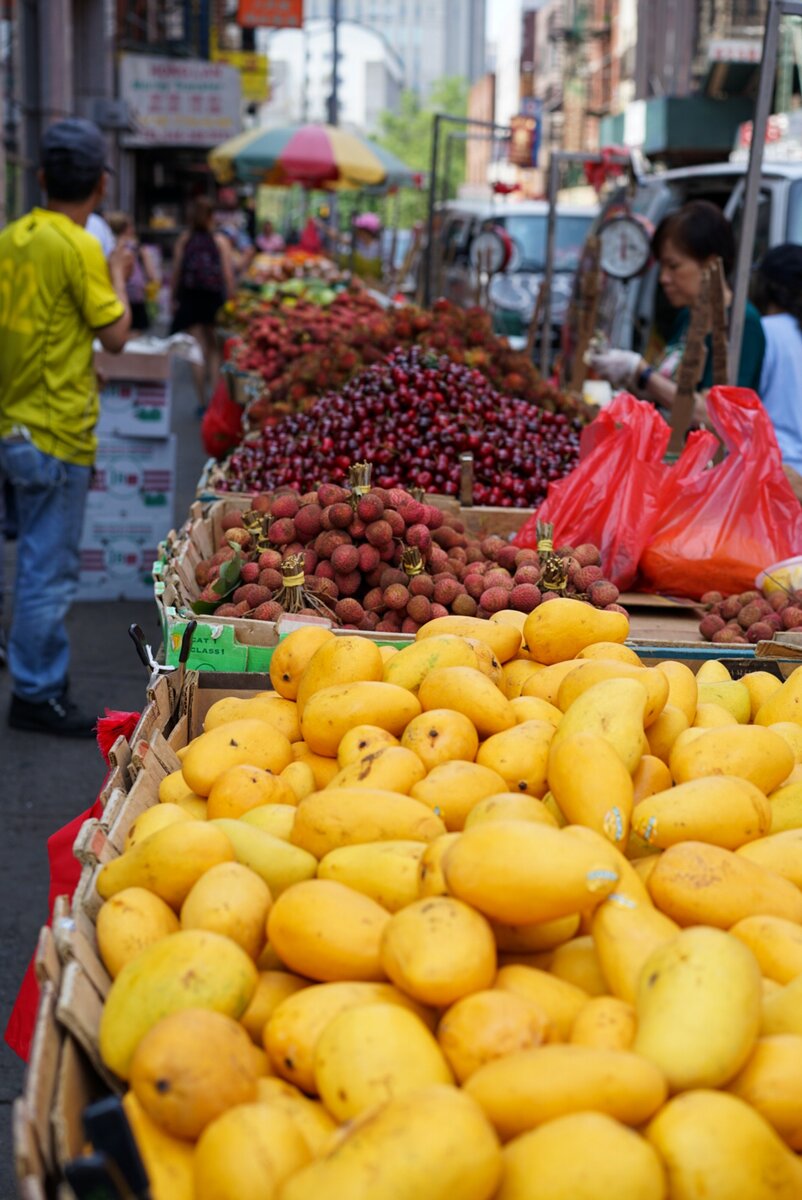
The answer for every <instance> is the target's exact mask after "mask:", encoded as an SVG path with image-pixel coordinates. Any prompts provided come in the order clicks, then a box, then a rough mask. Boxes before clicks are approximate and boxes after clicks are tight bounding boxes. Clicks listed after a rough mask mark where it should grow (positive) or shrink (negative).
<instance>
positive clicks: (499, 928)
mask: <svg viewBox="0 0 802 1200" xmlns="http://www.w3.org/2000/svg"><path fill="white" fill-rule="evenodd" d="M579 920H580V918H579V914H578V913H572V914H571V915H570V916H568V917H557V919H556V920H554V921H540V922H537V923H535V924H533V925H504V924H502V923H501V922H499V921H491V922H490V928H491V929H492V930H493V937H494V938H495V939H496V945H497V946H498V948H499V950H502V951H506V952H507V953H510V954H537V953H542V952H543V951H548V950H553V949H554V947H555V946H561V945H562V944H563V942H568V941H570V940H571V938H572V937H573V936H574V935H575V933H576V932H577V930H578V929H579Z"/></svg>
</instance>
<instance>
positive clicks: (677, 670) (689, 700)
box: [657, 659, 729, 725]
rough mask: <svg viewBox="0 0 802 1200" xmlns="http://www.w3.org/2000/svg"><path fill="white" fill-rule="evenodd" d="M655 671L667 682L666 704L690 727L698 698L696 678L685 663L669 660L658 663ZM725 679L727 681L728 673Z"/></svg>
mask: <svg viewBox="0 0 802 1200" xmlns="http://www.w3.org/2000/svg"><path fill="white" fill-rule="evenodd" d="M657 670H658V671H660V672H661V673H662V674H663V675H665V677H666V679H667V680H668V700H667V701H666V704H670V705H671V706H672V708H678V709H679V710H680V712H682V713H684V714H685V719H686V721H687V722H688V724H689V725H690V723H691V721H692V720H693V718H694V717H695V716H696V705H697V702H698V698H699V694H698V693H699V685H698V683H697V681H696V676H695V675H694V673H693V671H692V670H691V669H690V667H687V666H686V665H685V663H681V662H673V661H672V660H671V659H668V660H667V661H666V662H661V663H658V664H657ZM727 678H728V679H729V672H728V673H727Z"/></svg>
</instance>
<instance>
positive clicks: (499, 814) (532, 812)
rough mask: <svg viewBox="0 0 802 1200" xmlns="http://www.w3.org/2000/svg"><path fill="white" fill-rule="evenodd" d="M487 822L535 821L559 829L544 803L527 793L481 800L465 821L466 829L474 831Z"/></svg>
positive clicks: (508, 794) (488, 797)
mask: <svg viewBox="0 0 802 1200" xmlns="http://www.w3.org/2000/svg"><path fill="white" fill-rule="evenodd" d="M485 821H535V822H538V823H540V824H541V825H551V827H552V829H556V828H557V822H556V820H555V819H554V817H553V816H552V815H551V813H550V812H549V810H548V809H547V808H546V806H545V804H543V802H542V801H540V800H537V799H536V798H535V797H534V796H530V795H528V794H527V793H526V792H497V793H495V794H494V795H492V796H485V798H484V800H480V801H479V803H478V804H476V805H475V806H474V807H473V808H472V809H471V811H470V812H469V813H468V816H467V817H466V819H465V828H466V829H472V828H473V826H474V825H481V824H482V823H483V822H485Z"/></svg>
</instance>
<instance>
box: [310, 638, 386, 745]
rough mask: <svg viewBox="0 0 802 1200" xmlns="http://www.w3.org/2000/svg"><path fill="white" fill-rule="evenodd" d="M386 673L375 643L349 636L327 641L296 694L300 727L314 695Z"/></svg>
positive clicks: (311, 660) (314, 656)
mask: <svg viewBox="0 0 802 1200" xmlns="http://www.w3.org/2000/svg"><path fill="white" fill-rule="evenodd" d="M288 640H289V639H288ZM383 673H384V663H383V662H382V657H381V655H380V654H379V650H378V647H377V646H376V644H375V642H372V641H370V640H369V639H368V638H362V637H354V636H350V635H344V636H342V637H334V638H328V639H326V640H325V641H324V642H323V643H322V644H321V645H320V646H318V648H317V650H316V651H315V652H314V654H313V655H312V657H311V658H310V659H309V660H308V662H307V664H306V666H305V667H304V669H303V671H302V672H301V677H300V682H299V684H298V692H297V695H296V703H297V705H298V715H299V717H300V718H301V728H303V715H304V709H305V708H306V705H307V703H308V701H309V699H310V697H311V696H313V695H314V694H315V692H318V691H321V690H322V689H323V688H330V687H342V686H344V685H345V684H349V683H358V682H362V681H365V680H373V681H378V680H380V679H381V677H382V675H383Z"/></svg>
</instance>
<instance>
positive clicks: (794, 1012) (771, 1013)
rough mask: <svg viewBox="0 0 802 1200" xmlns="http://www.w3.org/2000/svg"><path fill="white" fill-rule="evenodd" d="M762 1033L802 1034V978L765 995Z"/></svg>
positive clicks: (797, 978) (798, 977) (799, 977)
mask: <svg viewBox="0 0 802 1200" xmlns="http://www.w3.org/2000/svg"><path fill="white" fill-rule="evenodd" d="M762 1032H763V1034H764V1035H767V1034H774V1033H797V1034H802V976H800V975H797V976H796V978H795V979H792V980H791V982H790V983H787V984H786V985H785V987H782V988H780V989H779V990H775V991H770V992H769V993H764V996H763V1025H762Z"/></svg>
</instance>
